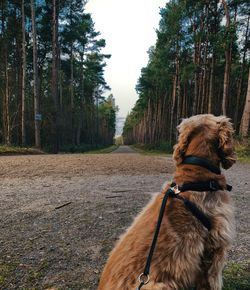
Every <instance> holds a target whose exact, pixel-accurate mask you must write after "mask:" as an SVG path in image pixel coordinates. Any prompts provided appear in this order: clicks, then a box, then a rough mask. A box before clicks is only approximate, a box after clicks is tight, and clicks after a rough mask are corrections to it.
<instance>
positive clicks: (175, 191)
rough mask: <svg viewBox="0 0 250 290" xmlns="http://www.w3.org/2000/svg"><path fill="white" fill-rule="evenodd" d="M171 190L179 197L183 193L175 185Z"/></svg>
mask: <svg viewBox="0 0 250 290" xmlns="http://www.w3.org/2000/svg"><path fill="white" fill-rule="evenodd" d="M170 189H171V190H172V192H173V193H174V194H176V195H178V194H179V193H180V192H181V191H180V190H179V187H178V185H177V184H175V185H173V186H172V187H170Z"/></svg>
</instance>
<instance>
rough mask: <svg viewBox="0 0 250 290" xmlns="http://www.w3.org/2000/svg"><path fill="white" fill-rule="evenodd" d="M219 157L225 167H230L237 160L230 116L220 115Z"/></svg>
mask: <svg viewBox="0 0 250 290" xmlns="http://www.w3.org/2000/svg"><path fill="white" fill-rule="evenodd" d="M217 124H218V136H219V157H220V161H221V165H222V167H223V168H225V169H228V168H230V167H231V166H232V165H233V164H234V163H235V162H236V154H235V152H234V145H233V132H234V129H233V126H232V123H231V122H230V120H229V118H227V117H224V116H220V117H218V122H217Z"/></svg>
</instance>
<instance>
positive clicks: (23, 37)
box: [21, 0, 26, 145]
mask: <svg viewBox="0 0 250 290" xmlns="http://www.w3.org/2000/svg"><path fill="white" fill-rule="evenodd" d="M25 80H26V40H25V14H24V0H22V85H21V86H22V90H21V135H22V145H25V144H26V128H25V112H26V103H25Z"/></svg>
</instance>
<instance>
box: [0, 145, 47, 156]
mask: <svg viewBox="0 0 250 290" xmlns="http://www.w3.org/2000/svg"><path fill="white" fill-rule="evenodd" d="M43 153H44V152H43V151H41V150H38V149H36V148H27V147H15V146H0V155H20V154H21V155H23V154H43Z"/></svg>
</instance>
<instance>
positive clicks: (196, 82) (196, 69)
mask: <svg viewBox="0 0 250 290" xmlns="http://www.w3.org/2000/svg"><path fill="white" fill-rule="evenodd" d="M196 30H197V28H196V26H195V24H193V34H194V39H195V38H196ZM197 51H198V45H197V41H196V40H195V43H194V58H193V62H194V67H195V73H194V100H193V106H192V114H193V115H195V114H196V113H197V103H198V89H199V86H198V80H199V73H198V61H197V59H198V52H197Z"/></svg>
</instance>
